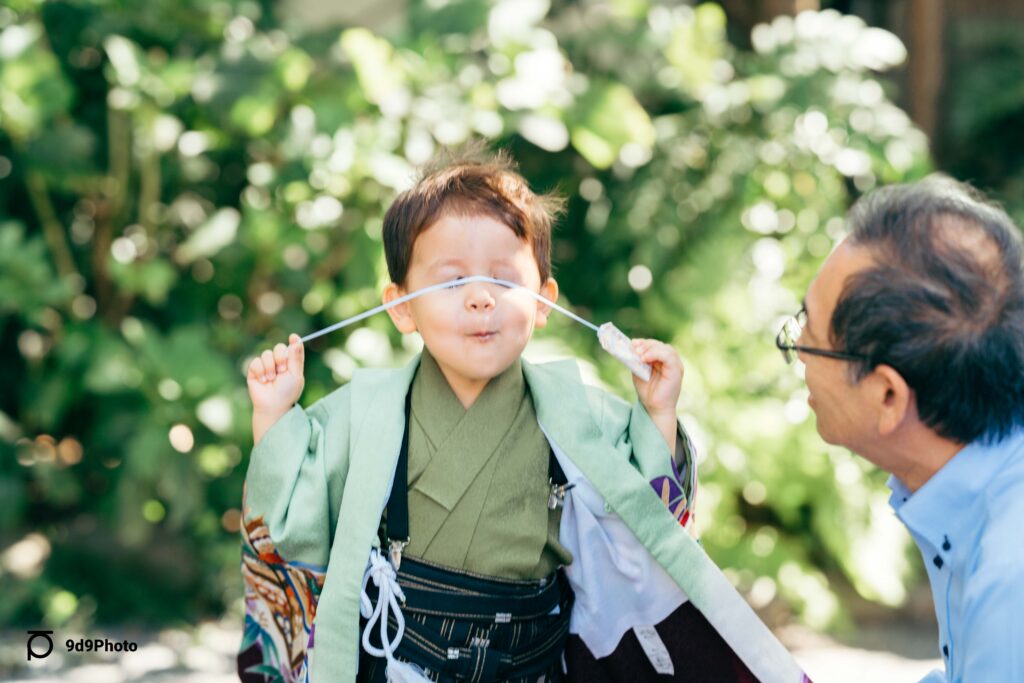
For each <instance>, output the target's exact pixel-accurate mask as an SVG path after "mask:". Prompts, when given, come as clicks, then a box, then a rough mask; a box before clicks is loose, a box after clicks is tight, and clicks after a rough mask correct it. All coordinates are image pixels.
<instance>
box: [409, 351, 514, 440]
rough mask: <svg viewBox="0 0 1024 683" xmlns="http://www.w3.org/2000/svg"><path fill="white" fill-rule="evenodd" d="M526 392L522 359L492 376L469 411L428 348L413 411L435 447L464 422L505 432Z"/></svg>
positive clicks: (414, 393)
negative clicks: (467, 421)
mask: <svg viewBox="0 0 1024 683" xmlns="http://www.w3.org/2000/svg"><path fill="white" fill-rule="evenodd" d="M525 393H526V381H525V380H524V379H523V363H522V361H521V360H520V359H519V358H516V360H515V362H514V363H512V365H510V366H509V367H508V368H506V369H505V370H504V371H503V372H502V373H501V374H500V375H498V376H497V377H493V378H492V379H491V381H490V382H488V383H487V386H485V387H484V389H483V391H481V392H480V395H479V396H477V398H476V400H475V401H474V402H473V405H471V406H470V407H469V409H466V408H465V407H463V405H462V402H461V401H459V398H458V396H456V395H455V391H454V390H452V388H451V385H450V384H448V380H447V379H446V378H445V376H444V373H443V372H442V371H441V367H440V366H439V365H438V364H437V361H436V360H435V359H434V357H433V356H432V355H430V352H429V351H427V349H426V348H424V349H423V353H422V355H421V357H420V368H419V372H417V373H416V377H415V379H413V382H412V412H413V416H414V417H415V418H416V421H417V422H418V423H419V424H420V426H421V427H422V428H423V431H424V432H425V433H426V435H427V437H428V438H429V439H430V442H431V444H432V445H434V446H437V445H438V444H439V443H440V442H441V441H442V440H444V439H445V438H447V436H448V435H449V434H450V433H451V432H452V430H453V429H455V427H456V426H457V425H458V424H459V423H460V422H462V421H463V420H464V419H465V420H471V421H472V422H473V423H478V424H481V425H485V426H486V425H489V427H485V428H487V429H489V430H493V431H499V432H502V433H504V429H502V427H507V426H508V424H511V422H512V418H513V417H514V416H515V412H516V409H517V408H518V407H519V404H520V403H521V402H522V400H523V395H524V394H525Z"/></svg>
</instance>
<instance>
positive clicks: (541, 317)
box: [534, 277, 558, 327]
mask: <svg viewBox="0 0 1024 683" xmlns="http://www.w3.org/2000/svg"><path fill="white" fill-rule="evenodd" d="M538 293H539V294H540V295H541V296H542V297H544V298H545V299H547V300H548V301H558V283H557V282H555V278H553V277H549V278H548V279H547V281H546V282H545V283H544V284H542V285H541V286H540V292H538ZM549 315H551V307H550V306H547V305H545V304H543V303H541V302H540V301H538V302H537V318H536V320H535V321H534V327H544V326H545V325H547V324H548V316H549Z"/></svg>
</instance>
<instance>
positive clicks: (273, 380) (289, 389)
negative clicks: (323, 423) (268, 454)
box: [246, 334, 306, 417]
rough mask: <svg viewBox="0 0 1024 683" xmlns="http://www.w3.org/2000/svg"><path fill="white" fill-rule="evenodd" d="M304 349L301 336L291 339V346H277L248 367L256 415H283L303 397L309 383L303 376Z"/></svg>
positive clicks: (292, 336)
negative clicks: (305, 387) (304, 389)
mask: <svg viewBox="0 0 1024 683" xmlns="http://www.w3.org/2000/svg"><path fill="white" fill-rule="evenodd" d="M304 363H305V348H304V347H303V345H302V341H301V340H300V339H299V335H297V334H292V335H290V336H289V337H288V346H285V345H284V344H278V345H277V346H275V347H274V348H273V350H271V349H267V350H266V351H264V352H263V353H261V354H260V355H258V356H257V357H256V358H254V359H253V361H252V362H251V363H249V371H248V373H246V382H247V383H248V385H249V398H250V399H252V408H253V413H254V414H256V415H268V416H269V415H273V416H275V417H277V416H280V415H283V414H284V413H286V412H288V411H289V410H291V407H292V406H293V405H295V402H296V401H298V400H299V396H301V395H302V389H303V387H304V386H305V384H306V379H305V377H304V376H303V374H302V368H303V364H304Z"/></svg>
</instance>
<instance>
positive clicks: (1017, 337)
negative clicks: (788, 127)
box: [776, 178, 1024, 683]
mask: <svg viewBox="0 0 1024 683" xmlns="http://www.w3.org/2000/svg"><path fill="white" fill-rule="evenodd" d="M848 229H849V231H850V234H849V236H848V237H847V238H846V239H845V240H844V241H843V242H842V243H841V244H840V245H839V246H838V247H837V248H836V250H835V251H834V252H832V254H831V255H830V256H829V257H828V259H827V260H826V262H825V264H824V266H822V268H821V272H820V273H819V274H818V276H817V278H816V279H815V280H814V282H813V283H812V284H811V286H810V289H808V291H807V295H806V298H805V300H804V306H803V309H802V310H801V311H800V313H799V314H798V315H797V316H796V317H795V318H793V319H792V320H790V321H789V322H787V324H786V326H785V327H784V328H783V330H782V332H781V333H780V334H779V337H778V339H777V341H776V343H777V344H778V346H779V348H780V349H782V351H783V354H784V355H785V356H786V357H787V360H788V361H792V360H793V357H794V356H799V358H800V360H801V361H803V363H804V364H805V366H806V375H805V376H806V381H807V387H808V389H809V390H810V398H809V402H810V406H811V408H812V409H813V410H814V414H815V417H816V418H817V427H818V432H819V434H821V437H822V438H823V439H824V440H825V441H828V442H829V443H833V444H838V445H841V446H845V447H847V448H849V449H850V450H852V451H854V452H855V453H858V454H859V455H861V456H863V457H864V458H866V459H868V460H869V461H871V462H873V463H874V464H876V465H878V466H879V467H881V468H882V469H884V470H886V471H887V472H889V473H890V474H891V475H892V476H891V477H890V478H889V487H890V488H891V489H892V497H891V498H890V503H891V505H892V507H893V509H894V510H895V511H896V516H897V517H899V519H900V520H901V521H902V522H903V523H904V524H905V525H906V526H907V528H908V529H909V530H910V533H911V535H912V536H913V538H914V541H915V542H916V543H917V546H918V548H920V550H921V555H922V557H923V558H924V562H925V565H926V567H927V570H928V579H929V580H930V582H931V588H932V594H933V597H934V600H935V613H936V616H937V617H938V622H939V650H940V651H941V653H942V656H943V658H944V659H945V664H946V671H945V674H943V673H941V672H938V671H935V672H932V674H931V675H930V676H928V677H926V679H925V680H926V681H928V682H929V683H931V682H932V681H935V682H938V681H950V682H967V683H975V682H982V683H988V682H990V681H991V682H1002V681H1024V429H1021V426H1022V423H1024V270H1022V247H1021V239H1020V236H1019V234H1018V230H1017V228H1016V227H1015V226H1014V225H1013V223H1012V221H1011V220H1010V218H1009V217H1008V216H1007V215H1006V213H1004V212H1003V211H1002V210H1001V209H999V208H998V207H995V206H993V205H991V204H989V203H987V202H986V201H985V200H984V198H982V197H981V196H980V195H979V194H977V193H976V192H975V191H974V190H972V189H971V188H969V187H967V186H965V185H962V184H960V183H957V182H955V181H953V180H950V179H948V178H929V179H927V180H924V181H922V182H919V183H916V184H912V185H903V186H894V187H887V188H884V189H881V190H878V191H876V192H874V193H872V194H870V195H868V196H866V197H864V198H862V199H861V200H860V201H859V202H857V204H856V205H855V206H854V207H853V209H852V210H851V211H850V214H849V217H848Z"/></svg>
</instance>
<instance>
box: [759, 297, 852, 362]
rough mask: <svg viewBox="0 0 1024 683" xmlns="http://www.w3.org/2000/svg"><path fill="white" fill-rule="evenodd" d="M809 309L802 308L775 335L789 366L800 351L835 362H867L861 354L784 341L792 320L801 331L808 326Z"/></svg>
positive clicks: (777, 344)
mask: <svg viewBox="0 0 1024 683" xmlns="http://www.w3.org/2000/svg"><path fill="white" fill-rule="evenodd" d="M801 316H803V318H804V320H805V322H803V323H801V322H800V318H801ZM806 319H807V309H805V308H801V309H800V311H799V312H797V314H796V315H794V316H791V317H790V318H789V319H787V320H786V322H785V323H784V324H783V325H782V329H781V330H779V333H778V334H777V335H775V347H776V348H777V349H778V350H779V351H781V352H782V357H783V358H784V359H785V360H786V364H787V365H792V363H793V361H794V360H796V357H795V355H794V354H793V353H792V352H794V351H798V352H800V353H806V354H809V355H811V356H821V357H823V358H834V359H835V360H845V361H867V360H868V357H867V356H865V355H862V354H859V353H851V352H849V351H833V350H832V349H819V348H816V347H813V346H804V345H803V344H792V343H789V342H786V341H784V340H783V338H782V337H783V335H784V334H785V333H786V325H788V324H789V322H790V321H791V320H792V321H793V322H795V323H796V324H797V327H799V328H800V329H801V330H803V329H804V327H805V326H806V325H807V323H806Z"/></svg>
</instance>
